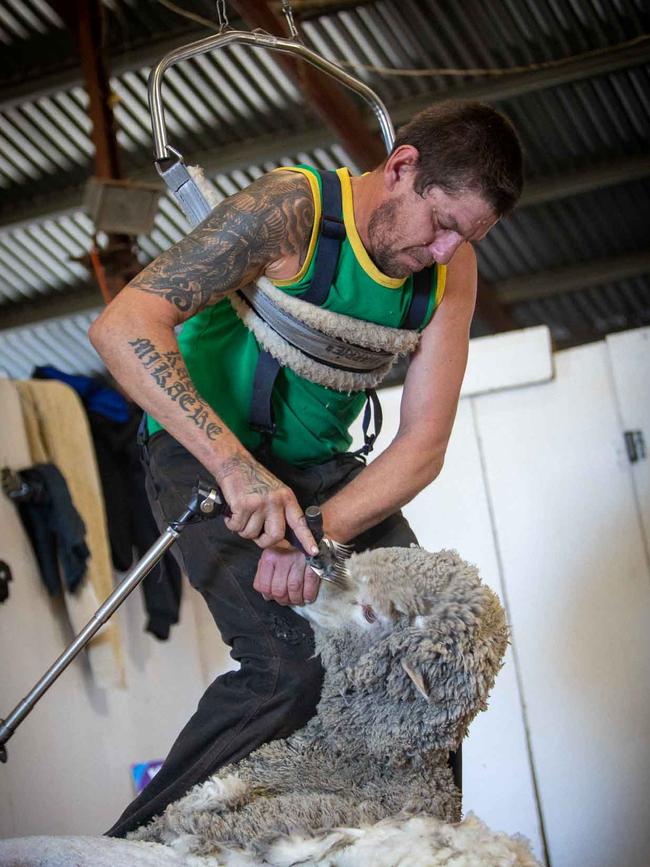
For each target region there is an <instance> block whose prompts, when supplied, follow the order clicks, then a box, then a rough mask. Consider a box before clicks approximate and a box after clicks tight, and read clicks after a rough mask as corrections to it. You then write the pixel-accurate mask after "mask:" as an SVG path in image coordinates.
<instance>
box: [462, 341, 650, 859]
mask: <svg viewBox="0 0 650 867" xmlns="http://www.w3.org/2000/svg"><path fill="white" fill-rule="evenodd" d="M556 371H557V378H556V379H555V380H554V381H553V382H551V383H548V384H546V385H539V386H535V387H532V388H527V389H522V390H520V391H519V392H518V393H517V394H516V395H515V394H514V392H503V393H501V394H495V395H491V396H488V397H483V398H479V399H478V400H477V419H478V428H479V431H480V437H481V442H482V448H483V451H484V455H485V467H486V473H487V481H488V492H489V496H490V499H491V502H492V504H493V512H494V516H495V529H496V534H497V539H498V545H499V549H500V554H501V561H502V566H503V578H504V583H505V586H506V592H507V595H508V600H509V605H510V616H511V620H512V626H513V630H514V646H515V649H516V652H517V658H518V661H519V664H520V667H521V672H520V673H521V678H522V684H523V693H524V700H525V704H526V708H527V714H528V723H529V727H530V736H531V742H532V752H533V760H534V766H535V769H536V772H537V776H538V782H539V791H540V795H541V802H542V812H543V817H544V823H545V827H546V832H547V839H548V845H549V852H550V859H551V863H552V865H553V867H570V865H575V864H580V865H581V867H611V865H625V867H647V865H648V863H650V826H649V825H648V822H647V816H648V809H647V791H648V784H649V783H650V749H649V742H648V732H649V730H650V582H649V575H648V568H647V560H646V556H645V551H644V547H643V540H642V536H641V532H640V526H639V515H638V510H637V505H636V500H635V497H634V491H633V487H632V484H631V478H630V467H629V464H628V461H627V457H626V455H625V452H624V450H623V448H622V431H621V427H620V422H619V418H618V415H617V412H616V402H615V395H614V394H613V392H612V388H611V379H610V377H609V370H608V357H607V347H606V345H605V343H604V342H603V343H597V344H592V345H590V346H586V347H581V348H579V349H574V350H570V351H568V352H563V353H559V354H558V355H557V356H556Z"/></svg>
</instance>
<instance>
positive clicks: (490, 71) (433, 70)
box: [158, 0, 650, 78]
mask: <svg viewBox="0 0 650 867" xmlns="http://www.w3.org/2000/svg"><path fill="white" fill-rule="evenodd" d="M158 2H159V3H160V4H161V5H162V6H165V7H166V8H167V9H169V10H170V11H171V12H175V13H176V14H177V15H181V16H184V17H185V18H189V19H191V20H192V21H196V22H197V23H199V24H203V25H205V26H206V27H209V28H210V29H211V30H215V31H217V32H220V31H221V28H220V27H219V26H218V25H217V23H216V22H214V21H210V19H209V18H204V17H203V16H202V15H196V14H195V13H194V12H189V11H187V10H186V9H182V8H181V7H180V6H177V5H176V4H175V3H172V2H171V0H158ZM648 41H650V34H647V33H644V34H642V35H641V36H635V37H634V38H633V39H628V40H626V41H625V42H616V43H614V45H606V46H603V47H602V48H594V49H591V50H590V51H582V52H580V53H579V54H570V55H569V56H568V57H557V58H554V59H552V60H540V61H538V62H537V63H528V64H523V65H520V66H507V67H472V68H468V69H455V68H452V67H445V66H442V67H429V68H425V69H399V68H392V67H388V66H372V65H369V64H366V63H356V62H354V61H352V60H343V59H341V58H337V57H334V58H330V59H331V60H332V62H333V63H336V64H338V65H339V66H348V67H350V68H352V69H362V70H365V71H366V72H376V73H377V74H378V75H386V76H398V77H399V76H401V77H404V78H429V77H431V76H437V75H439V76H445V77H450V78H451V77H463V76H467V75H472V76H494V77H499V76H507V75H517V74H520V73H522V72H533V71H535V70H540V69H552V68H553V67H554V66H561V65H562V64H563V63H568V62H570V61H573V60H585V59H587V58H590V57H598V56H599V55H601V54H605V53H607V52H610V51H616V50H618V49H621V48H628V47H630V46H632V45H638V44H640V43H643V42H648Z"/></svg>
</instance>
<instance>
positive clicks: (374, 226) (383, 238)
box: [368, 199, 412, 278]
mask: <svg viewBox="0 0 650 867" xmlns="http://www.w3.org/2000/svg"><path fill="white" fill-rule="evenodd" d="M400 203H401V199H398V200H395V199H393V200H391V201H389V202H382V204H381V205H378V206H377V207H376V208H375V210H374V211H373V212H372V214H371V216H370V220H369V221H368V240H369V243H370V245H371V248H370V250H368V253H369V254H370V258H371V259H372V261H373V262H374V263H375V265H376V266H377V267H378V268H379V270H380V271H381V272H382V274H385V275H386V276H387V277H393V278H400V277H408V276H409V274H411V273H412V272H411V271H410V269H409V268H407V266H406V265H404V264H403V263H401V262H399V261H398V259H397V258H396V256H395V252H396V248H395V247H394V246H392V244H391V241H392V240H393V238H394V236H395V234H396V232H398V231H399V223H398V212H399V206H400Z"/></svg>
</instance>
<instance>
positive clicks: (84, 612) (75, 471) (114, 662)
mask: <svg viewBox="0 0 650 867" xmlns="http://www.w3.org/2000/svg"><path fill="white" fill-rule="evenodd" d="M16 388H17V390H18V393H19V395H20V403H21V409H22V416H23V423H24V426H25V432H26V436H27V441H28V443H29V450H30V453H31V460H32V462H33V463H52V464H55V465H56V466H57V467H58V468H59V470H60V471H61V473H62V475H63V476H64V478H65V480H66V483H67V485H68V489H69V491H70V495H71V496H72V500H73V502H74V504H75V507H76V509H77V510H78V512H79V514H80V515H81V517H82V518H83V522H84V524H85V525H86V542H87V544H88V547H89V548H90V555H91V556H90V558H89V560H88V570H87V574H86V580H85V581H83V582H82V584H81V586H80V587H79V589H78V591H77V592H76V593H67V594H64V597H63V599H64V601H65V608H66V612H67V614H68V617H69V619H70V623H71V626H72V629H73V630H74V632H78V631H79V630H80V629H81V628H82V627H83V626H85V625H86V623H87V622H88V621H89V620H90V618H91V617H92V616H93V615H94V614H95V612H96V610H97V609H98V608H99V606H100V604H101V603H102V602H103V601H104V599H106V597H107V596H108V595H109V594H110V593H111V591H112V590H113V570H112V568H111V561H110V552H109V547H108V534H107V531H106V515H105V513H104V505H103V502H102V494H101V488H100V483H99V476H98V473H97V462H96V459H95V451H94V448H93V444H92V440H91V437H90V430H89V426H88V419H87V417H86V413H85V411H84V408H83V405H82V403H81V401H80V399H79V396H78V395H77V394H76V392H75V391H74V390H73V389H72V388H70V387H69V386H67V385H65V384H64V383H62V382H46V381H42V380H25V381H20V380H19V381H18V382H16ZM88 660H89V662H90V666H91V669H92V672H93V675H94V676H95V678H96V681H97V683H98V684H99V685H100V686H116V685H119V684H122V683H123V676H124V673H123V667H122V650H121V646H120V638H119V632H118V628H117V623H115V622H113V621H108V622H107V623H105V624H104V625H103V626H102V628H101V629H100V630H99V631H98V632H97V633H96V634H95V635H94V636H93V638H92V640H91V642H90V644H89V645H88Z"/></svg>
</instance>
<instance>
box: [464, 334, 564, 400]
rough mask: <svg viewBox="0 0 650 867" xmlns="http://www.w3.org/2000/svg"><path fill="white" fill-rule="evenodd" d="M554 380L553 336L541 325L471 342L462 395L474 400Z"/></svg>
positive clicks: (491, 335)
mask: <svg viewBox="0 0 650 867" xmlns="http://www.w3.org/2000/svg"><path fill="white" fill-rule="evenodd" d="M552 378H553V353H552V349H551V333H550V331H549V329H548V328H547V327H546V325H539V326H535V327H534V328H523V329H521V330H519V331H508V332H506V333H504V334H490V335H488V336H487V337H475V338H474V339H473V340H470V342H469V356H468V359H467V370H466V372H465V378H464V379H463V385H462V387H461V391H460V394H461V397H472V396H475V395H479V394H486V393H489V392H492V391H500V390H501V389H504V388H516V387H518V386H522V385H532V384H534V383H537V382H548V380H549V379H552Z"/></svg>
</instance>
